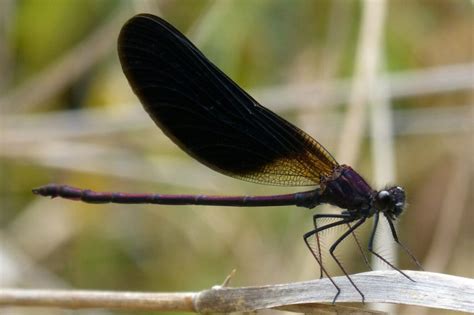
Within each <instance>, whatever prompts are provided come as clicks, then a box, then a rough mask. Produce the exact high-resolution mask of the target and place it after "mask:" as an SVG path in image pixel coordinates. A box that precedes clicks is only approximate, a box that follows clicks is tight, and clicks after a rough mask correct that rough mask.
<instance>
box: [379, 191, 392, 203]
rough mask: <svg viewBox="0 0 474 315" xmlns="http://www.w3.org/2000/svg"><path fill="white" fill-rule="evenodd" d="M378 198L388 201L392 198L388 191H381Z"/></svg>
mask: <svg viewBox="0 0 474 315" xmlns="http://www.w3.org/2000/svg"><path fill="white" fill-rule="evenodd" d="M377 197H378V198H379V199H380V200H383V201H385V200H388V198H389V197H390V193H389V192H388V191H386V190H381V191H379V193H378V195H377Z"/></svg>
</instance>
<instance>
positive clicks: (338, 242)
mask: <svg viewBox="0 0 474 315" xmlns="http://www.w3.org/2000/svg"><path fill="white" fill-rule="evenodd" d="M365 220H366V218H365V217H363V218H362V219H360V220H359V221H357V223H356V224H354V226H352V227H351V228H350V229H349V230H347V231H346V232H344V234H342V236H341V237H339V238H338V239H337V241H336V242H334V244H332V246H331V248H330V249H329V253H330V254H331V256H332V258H333V259H334V261H335V262H336V263H337V265H338V266H339V268H340V269H341V270H342V272H343V273H344V275H345V276H346V277H347V279H348V280H349V282H350V283H351V284H352V286H353V287H354V288H355V289H356V291H357V292H359V294H360V296H361V297H362V303H365V296H364V294H363V293H362V291H361V290H360V289H359V288H358V287H357V286H356V284H355V283H354V281H352V279H351V277H350V276H349V274H348V273H347V272H346V270H345V269H344V267H343V266H342V264H341V262H340V261H339V259H337V257H336V255H334V251H335V250H336V247H337V246H338V245H339V244H340V243H341V242H342V241H343V240H344V239H345V238H346V237H347V236H348V235H350V234H351V233H353V232H354V231H355V230H356V229H357V228H358V227H359V226H360V225H361V224H362V223H364V222H365ZM346 223H349V222H346Z"/></svg>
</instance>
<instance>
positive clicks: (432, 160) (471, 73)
mask: <svg viewBox="0 0 474 315" xmlns="http://www.w3.org/2000/svg"><path fill="white" fill-rule="evenodd" d="M472 9H473V4H472V2H471V1H467V0H444V1H442V0H439V1H427V0H426V1H421V0H417V1H403V0H391V1H383V0H380V1H375V0H374V1H344V0H335V1H329V0H326V1H323V0H321V1H311V0H292V1H290V0H273V1H270V0H265V1H250V0H239V1H237V0H233V1H231V0H222V1H178V0H161V1H159V0H156V1H144V0H142V1H117V0H28V1H14V0H2V1H0V73H1V75H0V111H1V113H0V286H1V287H25V288H50V289H53V288H76V289H96V290H126V291H170V292H171V291H197V290H202V289H206V288H210V287H211V286H213V285H216V284H220V283H222V281H223V280H224V278H225V277H226V276H227V275H228V274H229V273H230V272H231V270H232V269H234V268H235V269H237V273H236V275H235V276H234V278H233V279H232V282H231V285H232V286H244V285H245V286H250V285H263V284H275V283H283V282H293V281H302V280H309V279H314V278H317V277H319V269H318V268H317V265H316V262H315V261H314V259H313V258H312V256H311V255H310V253H309V252H308V250H307V248H306V246H305V244H304V242H303V238H302V235H303V234H304V233H305V232H307V231H309V230H311V229H312V215H313V214H314V213H321V212H322V211H326V212H331V211H335V212H337V211H339V210H338V209H331V208H330V207H320V208H318V209H313V210H307V209H303V208H296V207H280V208H223V207H203V206H201V207H197V206H194V207H192V206H175V207H172V206H151V205H136V206H131V205H112V204H105V205H91V204H84V203H80V202H72V201H67V200H59V199H56V200H51V199H46V198H40V197H37V196H34V195H33V194H32V193H31V189H32V188H34V187H37V186H40V185H44V184H46V183H50V182H54V183H64V184H70V185H72V186H77V187H84V188H89V189H94V190H99V191H129V192H159V193H189V194H192V193H198V194H222V195H258V194H260V195H262V194H263V195H269V194H276V193H288V192H293V191H298V190H300V191H301V190H307V189H308V187H306V188H305V187H302V188H300V189H295V188H294V187H293V188H283V187H271V186H262V185H256V184H251V183H245V182H242V181H239V180H235V179H232V178H228V177H226V176H223V175H220V174H218V173H216V172H214V171H212V170H209V169H207V168H206V167H205V166H203V165H201V164H199V163H198V162H197V161H195V160H193V159H192V158H190V157H189V156H187V155H186V154H185V153H184V152H182V151H180V150H179V149H178V148H177V146H176V145H174V144H173V143H172V142H171V141H170V140H169V139H168V138H166V136H164V135H163V133H162V132H161V131H160V130H159V129H158V128H157V127H156V126H155V125H154V123H153V122H152V121H151V119H150V118H149V117H148V115H147V114H146V113H145V111H144V110H143V109H142V106H141V105H140V104H139V102H138V99H137V98H136V97H135V96H134V95H133V93H132V91H131V88H130V87H129V86H128V83H127V81H126V79H125V76H124V75H123V73H122V71H121V68H120V65H119V62H118V58H117V51H116V38H117V36H118V33H119V31H120V28H121V26H122V25H123V24H124V22H125V21H126V20H127V19H128V18H130V17H131V16H133V15H134V14H136V13H141V12H148V13H154V14H156V15H159V16H161V17H163V18H165V19H166V20H168V21H169V22H170V23H172V24H173V25H174V26H176V27H177V28H178V29H179V30H181V31H182V32H183V33H185V34H187V35H188V36H189V37H190V39H191V40H192V41H193V42H194V43H195V44H196V45H197V46H198V47H199V48H200V49H201V50H202V51H203V52H204V54H205V55H206V56H207V57H208V58H209V59H210V60H211V61H213V62H214V63H215V64H216V65H217V66H218V67H219V68H220V69H222V70H223V71H224V72H225V73H226V74H228V75H229V76H230V77H231V78H232V79H234V80H235V81H236V82H237V83H238V84H240V85H241V86H242V87H244V88H245V89H246V90H248V91H249V92H250V94H252V95H253V96H254V97H255V98H256V99H257V100H258V101H259V102H260V103H261V104H263V105H265V106H267V107H268V108H270V109H271V110H273V111H275V112H277V113H278V114H280V115H281V116H283V117H285V118H286V119H288V120H289V121H291V122H293V123H294V124H296V125H297V126H299V127H301V128H302V129H303V130H305V131H306V132H307V133H309V134H310V135H312V136H313V137H315V138H316V139H318V141H319V142H321V143H322V144H323V145H324V146H325V147H326V148H327V149H328V150H329V151H330V152H332V153H333V154H334V155H335V157H336V158H337V159H338V161H339V162H340V163H341V164H342V163H346V164H350V165H352V166H353V167H354V168H356V169H357V170H358V171H359V173H360V174H362V175H363V176H364V177H365V178H366V179H367V181H368V182H369V183H371V184H372V185H373V187H374V188H376V189H380V188H382V187H384V186H385V185H389V184H398V185H400V186H403V187H404V188H405V190H406V191H407V198H408V202H409V206H408V209H407V210H406V212H405V213H404V214H403V216H402V217H401V220H400V222H399V226H398V228H399V232H400V238H401V240H403V241H404V242H405V244H407V246H408V247H409V248H411V250H412V252H413V253H414V254H415V256H417V257H418V259H419V260H420V261H421V263H422V264H423V265H424V267H425V269H426V270H428V271H433V272H442V273H448V274H451V275H457V276H464V277H473V276H474V269H473V261H474V259H473V258H474V257H473V249H474V244H473V239H474V233H473V229H472V225H473V223H474V220H473V212H472V207H470V206H469V205H470V204H472V203H473V202H474V200H473V189H472V179H473V172H472V166H473V159H472V157H473V152H472V151H473V148H474V143H473V134H472V132H473V126H474V124H473V118H474V117H473V113H474V112H473V105H474V102H473V96H474V94H473V90H472V87H473V86H474V60H473V47H474V43H473V10H472ZM365 225H366V227H364V229H362V230H361V231H360V232H359V233H358V236H359V238H360V241H361V243H362V245H363V246H364V247H365V244H366V242H367V237H368V233H369V232H370V226H371V223H368V224H365ZM336 235H337V233H336ZM387 236H388V241H387V242H383V241H382V242H379V244H378V245H377V246H378V248H379V250H380V252H382V253H384V254H386V255H388V256H390V257H391V259H392V261H394V262H396V263H397V265H398V266H399V267H400V268H401V269H416V268H415V266H414V265H413V263H412V262H411V261H410V260H409V259H408V258H407V257H406V255H405V254H404V253H402V252H400V251H398V252H397V249H396V248H395V249H394V248H393V247H391V246H390V235H387V233H384V232H383V231H382V232H381V233H378V239H380V240H383V239H384V238H385V237H387ZM328 237H331V236H330V235H329V236H328ZM347 243H348V244H347V246H342V247H341V249H340V250H339V252H338V255H339V256H340V257H341V259H342V260H343V262H344V266H346V268H347V269H348V271H350V272H361V271H364V270H367V268H366V267H365V266H364V264H363V261H362V259H361V258H360V255H359V254H358V253H357V250H356V247H355V246H354V244H352V243H350V242H347ZM398 254H399V255H398ZM374 263H375V262H374ZM326 267H327V268H328V269H329V270H330V271H331V273H332V274H334V275H339V274H341V272H340V271H338V270H337V268H335V264H333V263H332V262H327V264H326ZM389 310H390V311H391V312H393V313H399V314H414V313H416V314H422V313H429V314H446V312H445V311H434V310H427V309H423V308H407V307H402V308H391V309H389ZM129 313H131V312H129ZM138 313H139V314H145V313H144V312H137V314H138ZM2 314H114V312H113V311H100V312H99V311H96V310H95V311H64V310H56V309H45V308H31V309H27V308H7V309H2ZM121 314H123V313H121Z"/></svg>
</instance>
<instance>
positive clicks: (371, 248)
mask: <svg viewBox="0 0 474 315" xmlns="http://www.w3.org/2000/svg"><path fill="white" fill-rule="evenodd" d="M374 217H375V218H374V227H373V229H372V233H371V234H370V238H369V245H368V249H369V252H371V253H372V254H374V255H375V256H376V257H377V258H379V259H380V260H382V261H383V262H384V263H386V264H387V265H389V266H390V267H391V268H392V269H393V270H396V271H398V272H399V273H401V274H402V275H404V276H405V277H406V278H407V279H409V280H411V281H413V282H415V280H413V279H412V278H410V277H409V276H408V275H407V274H406V273H404V272H403V271H401V270H400V269H398V268H397V267H395V266H394V265H393V264H392V263H390V262H389V261H388V260H387V259H385V258H383V257H382V256H381V255H379V254H378V253H376V252H375V251H374V249H373V246H374V238H375V232H376V230H377V226H378V224H379V213H378V212H376V213H375V214H374Z"/></svg>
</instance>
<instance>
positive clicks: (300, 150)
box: [118, 14, 338, 186]
mask: <svg viewBox="0 0 474 315" xmlns="http://www.w3.org/2000/svg"><path fill="white" fill-rule="evenodd" d="M118 48H119V57H120V62H121V64H122V68H123V71H124V73H125V75H126V76H127V79H128V81H129V82H130V85H131V86H132V88H133V90H134V92H135V94H137V96H138V97H139V99H140V101H141V103H142V104H143V106H144V107H145V109H146V111H147V112H148V113H149V115H150V116H151V118H152V119H153V120H154V121H155V123H156V124H157V125H158V126H159V127H160V128H161V129H162V130H163V132H164V133H165V134H166V135H167V136H168V137H170V138H171V139H172V140H173V141H174V142H175V143H176V144H177V145H178V146H179V147H180V148H181V149H183V150H184V151H186V152H187V153H188V154H190V155H191V156H193V157H194V158H195V159H197V160H199V161H200V162H202V163H204V164H205V165H207V166H209V167H210V168H212V169H214V170H216V171H219V172H221V173H224V174H227V175H230V176H233V177H236V178H240V179H244V180H248V181H253V182H257V183H264V184H272V185H288V186H301V185H315V184H318V183H319V180H320V178H321V176H328V175H329V174H330V173H331V172H332V170H333V168H334V167H335V166H337V165H338V164H337V162H336V161H335V160H334V158H333V157H332V156H331V155H330V154H329V153H328V152H327V151H326V150H325V149H324V148H323V147H322V146H321V145H320V144H319V143H318V142H317V141H316V140H314V139H313V138H311V137H310V136H309V135H307V134H306V133H304V132H303V131H302V130H300V129H298V128H297V127H295V126H294V125H292V124H291V123H289V122H287V121H286V120H284V119H283V118H281V117H279V116H278V115H276V114H274V113H273V112H271V111H270V110H268V109H266V108H265V107H263V106H261V105H260V104H258V103H257V101H255V100H254V99H253V98H252V97H251V96H250V95H248V94H247V93H246V92H245V91H244V90H242V89H241V88H240V87H239V86H238V85H237V84H236V83H234V82H233V81H232V80H231V79H230V78H229V77H227V76H226V75H225V74H224V73H223V72H222V71H220V70H219V69H218V68H217V67H216V66H214V65H213V64H212V63H211V62H210V61H209V60H208V59H207V58H206V57H205V56H204V55H203V54H202V53H201V52H200V51H199V50H198V49H197V48H196V47H195V46H194V45H193V44H192V43H191V42H190V41H189V40H188V39H187V38H186V37H185V36H184V35H183V34H181V33H180V32H179V31H178V30H176V29H175V28H174V27H173V26H171V25H170V24H168V23H167V22H166V21H164V20H162V19H161V18H158V17H156V16H153V15H148V14H141V15H137V16H135V17H133V18H132V19H131V20H129V21H128V22H127V23H126V24H125V26H124V27H123V28H122V31H121V33H120V36H119V42H118Z"/></svg>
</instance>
